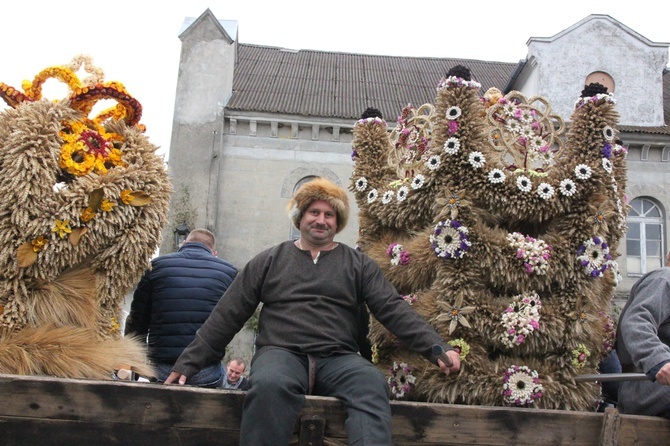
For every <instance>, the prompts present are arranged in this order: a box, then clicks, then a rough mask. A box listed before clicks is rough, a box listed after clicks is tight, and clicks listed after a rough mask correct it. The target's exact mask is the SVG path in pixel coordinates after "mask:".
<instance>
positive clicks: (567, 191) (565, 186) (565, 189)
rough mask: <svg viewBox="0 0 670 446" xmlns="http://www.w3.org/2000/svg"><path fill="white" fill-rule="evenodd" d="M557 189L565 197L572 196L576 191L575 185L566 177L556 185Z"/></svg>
mask: <svg viewBox="0 0 670 446" xmlns="http://www.w3.org/2000/svg"><path fill="white" fill-rule="evenodd" d="M558 190H559V191H560V192H561V194H563V195H565V196H566V197H572V196H573V195H574V194H575V192H577V185H576V184H575V182H574V181H572V180H571V179H569V178H566V179H564V180H563V181H561V184H559V185H558Z"/></svg>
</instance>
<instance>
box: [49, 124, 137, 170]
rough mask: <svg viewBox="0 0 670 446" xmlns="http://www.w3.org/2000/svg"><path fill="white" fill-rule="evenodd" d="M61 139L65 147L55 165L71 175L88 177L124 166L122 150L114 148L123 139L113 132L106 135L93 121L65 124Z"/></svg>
mask: <svg viewBox="0 0 670 446" xmlns="http://www.w3.org/2000/svg"><path fill="white" fill-rule="evenodd" d="M60 136H61V138H63V141H64V144H63V145H62V146H61V154H60V159H59V163H58V165H59V166H60V168H61V169H64V170H65V171H66V172H68V173H70V174H72V175H76V176H80V175H88V174H89V173H91V172H95V173H97V174H99V175H104V174H106V173H107V171H108V170H109V169H111V168H114V167H116V166H121V167H125V166H126V164H125V163H124V162H123V160H122V153H121V151H120V150H119V149H117V148H116V147H115V146H114V144H115V143H117V144H118V143H120V142H121V141H122V140H123V138H122V137H121V136H120V135H118V134H116V133H108V132H107V131H106V130H105V128H104V127H103V126H101V125H100V124H98V123H96V122H95V121H92V120H90V119H83V120H81V121H66V122H64V123H63V128H62V130H61V132H60Z"/></svg>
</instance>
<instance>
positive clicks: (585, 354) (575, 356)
mask: <svg viewBox="0 0 670 446" xmlns="http://www.w3.org/2000/svg"><path fill="white" fill-rule="evenodd" d="M589 356H591V352H590V351H589V349H588V348H586V346H585V345H584V344H579V345H578V346H577V348H576V349H574V350H572V360H571V361H570V364H572V366H573V367H575V368H577V369H581V368H583V367H584V366H585V365H586V361H587V360H588V359H589Z"/></svg>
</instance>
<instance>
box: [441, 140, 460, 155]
mask: <svg viewBox="0 0 670 446" xmlns="http://www.w3.org/2000/svg"><path fill="white" fill-rule="evenodd" d="M460 148H461V142H460V141H459V140H458V138H454V137H453V136H452V137H451V138H449V139H447V140H446V141H445V142H444V151H445V152H446V153H447V154H449V155H456V154H457V153H458V151H459V149H460Z"/></svg>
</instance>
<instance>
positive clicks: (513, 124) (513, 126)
mask: <svg viewBox="0 0 670 446" xmlns="http://www.w3.org/2000/svg"><path fill="white" fill-rule="evenodd" d="M505 128H506V129H507V130H508V131H510V132H512V133H519V132H520V131H521V123H520V122H519V121H508V122H507V124H506V125H505Z"/></svg>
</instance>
